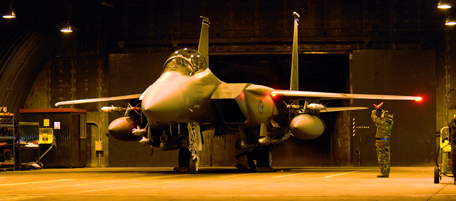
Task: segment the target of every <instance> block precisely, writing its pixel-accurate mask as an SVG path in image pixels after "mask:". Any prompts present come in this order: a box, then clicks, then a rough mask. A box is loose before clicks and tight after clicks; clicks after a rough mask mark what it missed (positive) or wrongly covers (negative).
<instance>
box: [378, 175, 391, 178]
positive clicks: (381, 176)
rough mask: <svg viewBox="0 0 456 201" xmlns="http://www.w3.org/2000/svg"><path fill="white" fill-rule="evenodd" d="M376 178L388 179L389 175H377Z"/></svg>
mask: <svg viewBox="0 0 456 201" xmlns="http://www.w3.org/2000/svg"><path fill="white" fill-rule="evenodd" d="M377 177H378V178H388V177H389V175H387V174H379V175H377Z"/></svg>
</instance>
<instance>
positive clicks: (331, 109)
mask: <svg viewBox="0 0 456 201" xmlns="http://www.w3.org/2000/svg"><path fill="white" fill-rule="evenodd" d="M367 109H369V108H368V107H328V108H326V109H321V110H320V112H340V111H349V110H367Z"/></svg>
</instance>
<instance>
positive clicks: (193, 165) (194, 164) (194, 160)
mask: <svg viewBox="0 0 456 201" xmlns="http://www.w3.org/2000/svg"><path fill="white" fill-rule="evenodd" d="M189 159H190V163H189V168H188V170H189V171H190V174H196V173H197V172H198V162H199V157H198V155H196V154H195V157H193V156H192V155H190V158H189Z"/></svg>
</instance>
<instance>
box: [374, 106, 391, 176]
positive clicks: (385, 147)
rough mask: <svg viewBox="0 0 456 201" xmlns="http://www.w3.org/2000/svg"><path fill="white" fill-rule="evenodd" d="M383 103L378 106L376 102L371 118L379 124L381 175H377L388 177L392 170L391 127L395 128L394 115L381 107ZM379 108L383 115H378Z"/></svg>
mask: <svg viewBox="0 0 456 201" xmlns="http://www.w3.org/2000/svg"><path fill="white" fill-rule="evenodd" d="M382 105H383V103H381V104H379V105H378V106H377V105H375V104H374V106H375V108H376V109H374V110H372V114H371V118H372V121H374V123H375V126H377V132H376V134H375V137H376V138H377V139H376V141H375V147H376V148H377V159H378V164H379V167H380V171H381V175H378V176H377V177H380V178H388V177H389V172H390V141H389V137H390V135H391V129H392V128H393V118H394V117H393V115H391V114H389V112H388V111H386V110H383V109H380V107H381V106H382ZM377 110H381V111H382V115H381V117H380V118H379V117H377V114H376V113H377Z"/></svg>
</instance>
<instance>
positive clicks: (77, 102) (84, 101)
mask: <svg viewBox="0 0 456 201" xmlns="http://www.w3.org/2000/svg"><path fill="white" fill-rule="evenodd" d="M141 95H142V94H132V95H126V96H114V97H108V98H92V99H80V100H70V101H60V102H57V103H55V106H61V105H73V104H84V103H98V102H107V101H118V100H132V99H139V97H141Z"/></svg>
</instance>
